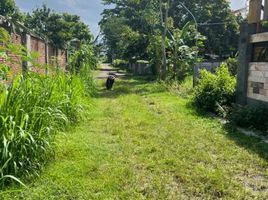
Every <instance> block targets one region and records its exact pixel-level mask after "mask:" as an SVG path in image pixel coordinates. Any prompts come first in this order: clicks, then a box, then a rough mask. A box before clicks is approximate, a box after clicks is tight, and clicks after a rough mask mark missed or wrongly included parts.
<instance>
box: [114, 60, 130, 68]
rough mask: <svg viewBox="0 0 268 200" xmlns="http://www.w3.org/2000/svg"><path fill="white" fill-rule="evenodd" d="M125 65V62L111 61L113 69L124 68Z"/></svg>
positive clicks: (126, 62)
mask: <svg viewBox="0 0 268 200" xmlns="http://www.w3.org/2000/svg"><path fill="white" fill-rule="evenodd" d="M127 64H128V61H126V60H120V59H115V60H114V61H113V66H114V67H125V66H126V65H127Z"/></svg>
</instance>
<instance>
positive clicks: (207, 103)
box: [193, 64, 236, 112]
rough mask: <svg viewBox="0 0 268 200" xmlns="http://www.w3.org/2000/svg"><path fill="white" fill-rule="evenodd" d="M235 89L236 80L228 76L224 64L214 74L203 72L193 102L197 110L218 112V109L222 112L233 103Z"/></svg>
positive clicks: (228, 73)
mask: <svg viewBox="0 0 268 200" xmlns="http://www.w3.org/2000/svg"><path fill="white" fill-rule="evenodd" d="M235 87H236V79H235V77H233V76H232V75H231V74H230V72H229V71H228V68H227V66H226V64H222V65H221V66H220V67H219V68H218V69H217V71H216V74H212V73H210V72H208V71H205V70H203V71H201V78H200V79H199V81H198V85H197V87H196V88H195V91H194V99H193V101H194V103H195V105H196V106H197V107H198V108H202V109H205V110H208V111H212V112H219V109H220V110H222V108H224V107H226V106H230V105H231V104H232V102H234V100H235Z"/></svg>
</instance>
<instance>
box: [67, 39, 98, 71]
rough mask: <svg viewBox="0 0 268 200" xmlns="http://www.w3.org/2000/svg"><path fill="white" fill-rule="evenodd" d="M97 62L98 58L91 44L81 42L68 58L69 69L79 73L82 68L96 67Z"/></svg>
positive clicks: (90, 68)
mask: <svg viewBox="0 0 268 200" xmlns="http://www.w3.org/2000/svg"><path fill="white" fill-rule="evenodd" d="M97 64H98V60H97V57H96V55H95V53H94V50H93V46H92V45H89V44H82V45H81V46H80V48H79V49H78V50H76V51H75V52H74V53H73V54H72V55H71V56H70V58H69V66H70V69H69V70H70V71H71V72H72V73H79V72H80V71H81V69H82V68H85V69H86V70H92V69H96V67H97Z"/></svg>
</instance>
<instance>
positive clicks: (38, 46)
mask: <svg viewBox="0 0 268 200" xmlns="http://www.w3.org/2000/svg"><path fill="white" fill-rule="evenodd" d="M30 44H31V52H35V53H37V55H38V59H37V60H36V62H37V63H38V66H31V70H33V71H34V72H37V73H41V74H44V73H45V68H44V66H45V65H46V64H47V63H46V44H45V42H44V41H42V40H41V39H39V38H37V37H34V36H31V41H30Z"/></svg>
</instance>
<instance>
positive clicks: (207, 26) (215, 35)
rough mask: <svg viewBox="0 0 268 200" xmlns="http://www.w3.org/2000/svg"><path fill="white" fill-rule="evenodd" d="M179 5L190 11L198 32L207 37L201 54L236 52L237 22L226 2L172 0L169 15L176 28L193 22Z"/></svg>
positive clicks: (223, 54) (224, 54)
mask: <svg viewBox="0 0 268 200" xmlns="http://www.w3.org/2000/svg"><path fill="white" fill-rule="evenodd" d="M181 3H183V4H184V5H185V6H186V7H187V8H189V9H190V10H191V12H192V13H193V14H194V16H195V18H196V20H197V22H198V31H199V32H200V33H201V34H202V35H204V36H206V37H207V40H206V41H205V48H204V51H203V54H217V55H220V56H229V55H233V54H235V53H236V52H237V48H238V38H239V23H238V22H239V21H238V20H237V18H236V17H235V16H234V15H233V14H232V12H231V8H230V2H229V1H228V0H206V1H203V0H191V1H189V0H173V1H172V2H171V4H172V5H171V10H170V13H171V16H172V18H173V19H174V22H175V26H178V27H181V26H182V25H184V24H186V23H187V22H188V21H192V20H193V19H192V16H191V15H190V14H189V12H187V11H186V10H185V9H184V8H183V6H181Z"/></svg>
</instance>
